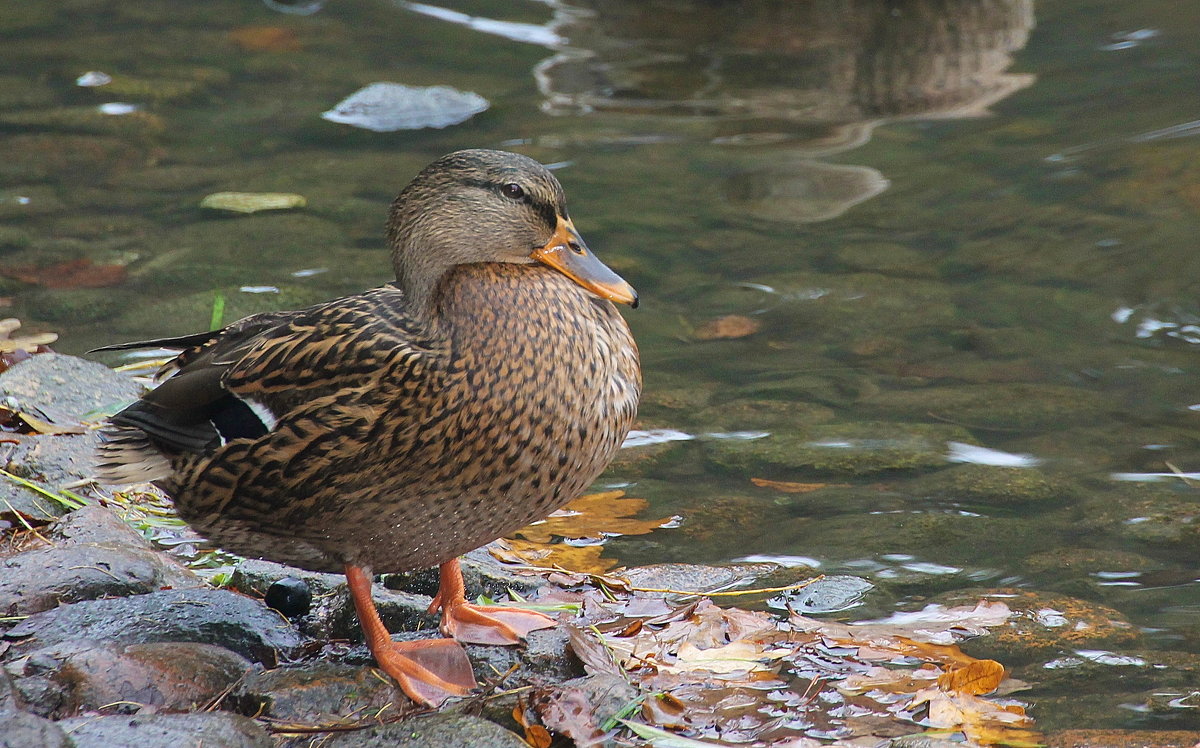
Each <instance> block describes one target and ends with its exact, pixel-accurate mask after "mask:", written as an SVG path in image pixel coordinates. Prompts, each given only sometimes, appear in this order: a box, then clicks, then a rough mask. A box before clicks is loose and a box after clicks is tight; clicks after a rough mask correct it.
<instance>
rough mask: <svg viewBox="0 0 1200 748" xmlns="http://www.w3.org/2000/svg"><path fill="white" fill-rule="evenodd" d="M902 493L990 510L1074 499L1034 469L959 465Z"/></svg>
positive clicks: (1072, 490) (924, 478)
mask: <svg viewBox="0 0 1200 748" xmlns="http://www.w3.org/2000/svg"><path fill="white" fill-rule="evenodd" d="M905 490H906V491H908V492H910V493H912V494H914V495H918V496H928V497H932V498H938V499H949V500H952V501H955V502H959V503H963V504H986V505H989V506H1021V505H1025V504H1046V503H1051V502H1065V501H1069V500H1071V499H1073V498H1074V497H1075V496H1076V491H1075V488H1074V486H1072V485H1070V484H1069V483H1066V482H1064V481H1061V480H1057V479H1054V478H1051V477H1049V476H1047V475H1046V474H1045V473H1043V472H1042V471H1040V470H1038V469H1037V468H1016V467H997V466H993V465H958V466H955V467H951V468H947V469H945V470H939V471H938V472H936V473H933V474H931V475H927V476H922V477H921V478H918V479H916V480H914V481H911V482H910V483H908V484H906V485H905Z"/></svg>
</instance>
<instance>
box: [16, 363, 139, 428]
mask: <svg viewBox="0 0 1200 748" xmlns="http://www.w3.org/2000/svg"><path fill="white" fill-rule="evenodd" d="M142 391H143V389H142V386H141V385H139V384H137V383H136V382H134V381H133V380H132V379H130V378H129V377H127V376H124V375H122V374H118V373H117V372H115V371H113V370H112V369H110V368H108V367H107V366H105V365H103V364H98V363H96V362H94V361H87V360H85V359H82V358H76V357H74V356H64V355H62V354H58V353H43V354H41V355H39V356H34V357H32V358H30V359H28V360H26V361H22V362H21V363H19V364H17V365H16V366H14V367H12V368H11V369H9V370H8V371H6V372H4V373H3V374H0V397H11V398H14V399H15V400H16V401H17V403H18V405H19V406H20V407H27V408H37V409H38V410H40V411H41V412H43V413H45V414H46V415H47V416H49V418H50V420H51V421H53V422H55V423H71V422H74V421H79V420H82V419H84V418H85V417H88V414H90V413H92V412H93V411H97V410H99V409H102V408H106V407H111V406H113V405H115V404H119V403H121V402H124V401H127V400H136V399H137V398H138V397H140V396H141V394H142Z"/></svg>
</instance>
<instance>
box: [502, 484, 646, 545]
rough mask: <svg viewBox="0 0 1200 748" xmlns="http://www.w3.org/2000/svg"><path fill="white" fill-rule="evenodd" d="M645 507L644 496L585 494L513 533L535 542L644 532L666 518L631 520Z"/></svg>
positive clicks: (620, 492)
mask: <svg viewBox="0 0 1200 748" xmlns="http://www.w3.org/2000/svg"><path fill="white" fill-rule="evenodd" d="M647 506H648V502H647V501H646V500H645V499H634V498H627V497H625V492H624V491H606V492H604V493H593V494H588V495H586V496H580V497H579V498H578V499H575V500H574V501H572V502H571V503H570V504H567V505H566V506H564V507H563V508H562V509H559V510H558V511H557V512H555V513H554V514H551V515H550V516H549V517H547V518H546V519H545V520H543V521H541V522H535V523H533V524H532V525H528V526H527V527H524V528H522V529H520V530H517V531H516V533H514V534H515V535H519V536H521V537H522V538H525V539H526V540H529V541H531V542H534V543H549V542H550V541H551V540H552V539H553V538H555V537H559V538H595V539H600V538H603V537H605V536H607V535H645V534H646V533H648V532H652V531H654V530H656V529H658V528H659V527H660V526H662V524H663V523H664V522H666V521H667V519H666V518H662V519H630V517H633V516H634V515H635V514H637V513H638V512H640V511H642V510H643V509H645V508H646V507H647Z"/></svg>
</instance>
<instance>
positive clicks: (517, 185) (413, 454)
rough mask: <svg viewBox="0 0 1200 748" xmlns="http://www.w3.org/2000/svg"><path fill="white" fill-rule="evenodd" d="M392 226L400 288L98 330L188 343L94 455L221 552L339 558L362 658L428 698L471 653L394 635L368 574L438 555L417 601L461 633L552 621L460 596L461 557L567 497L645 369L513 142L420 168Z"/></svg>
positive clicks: (607, 452) (503, 638)
mask: <svg viewBox="0 0 1200 748" xmlns="http://www.w3.org/2000/svg"><path fill="white" fill-rule="evenodd" d="M388 239H389V241H390V244H391V248H392V264H393V266H394V268H395V271H396V283H395V284H389V285H387V286H383V287H382V288H376V289H373V290H370V291H367V292H365V293H362V294H358V295H355V296H347V297H344V298H340V299H335V300H333V301H329V302H326V303H324V304H319V305H317V306H313V307H310V308H308V309H303V310H300V311H293V312H271V313H266V314H258V315H254V316H251V317H247V318H245V319H243V320H240V321H238V322H235V323H233V324H232V325H230V326H228V327H226V328H224V329H222V330H216V331H213V332H207V333H198V334H195V335H189V336H185V337H180V338H172V339H163V340H151V341H144V342H140V343H128V344H121V345H115V346H109V347H108V348H107V349H102V350H118V349H126V348H136V347H147V346H167V347H177V348H182V349H183V351H182V352H181V353H180V354H179V355H178V356H177V357H176V358H175V359H174V360H173V361H172V362H171V364H169V365H168V367H167V370H168V371H169V372H170V376H169V378H167V379H166V380H165V381H163V383H162V384H161V385H160V386H159V387H158V388H157V389H155V390H153V391H151V392H150V393H148V394H147V395H146V396H145V397H143V398H142V399H141V400H139V401H138V402H136V403H134V404H133V405H131V406H129V407H128V408H126V409H125V410H123V411H121V412H120V413H118V414H116V415H115V416H113V417H112V418H111V425H110V426H109V427H107V429H106V430H105V434H104V436H105V443H104V444H103V445H102V446H101V448H100V458H101V459H100V462H101V466H100V470H101V475H102V477H103V478H104V479H105V480H107V481H109V482H113V483H130V482H138V481H154V482H155V483H157V484H158V485H159V486H161V487H162V488H163V489H164V490H166V491H167V493H169V494H170V495H171V496H173V497H174V499H175V505H176V507H177V510H178V512H179V515H180V516H181V517H182V518H183V519H185V520H186V521H187V522H188V523H189V524H190V525H191V526H192V527H194V528H195V529H196V530H197V531H198V532H199V533H200V534H202V535H204V536H206V537H208V538H209V539H210V540H212V541H213V542H214V543H216V544H217V545H219V546H221V547H222V548H225V549H227V550H230V551H232V552H234V553H238V554H242V555H245V556H253V557H259V558H266V559H270V560H272V561H277V562H280V563H285V564H291V565H293V566H299V567H302V568H305V569H311V570H314V571H344V573H345V574H346V578H347V581H348V583H349V587H350V592H351V595H352V597H353V600H354V604H355V608H356V610H357V611H358V617H359V621H360V623H361V625H362V628H363V632H364V635H365V638H366V640H367V643H368V644H369V645H370V648H371V652H372V653H373V654H374V655H375V658H376V660H377V661H378V663H379V665H380V666H381V667H382V668H383V670H384V671H386V672H387V673H389V674H390V675H392V676H393V677H394V678H395V679H396V681H397V682H398V683H399V684H400V686H401V687H402V688H403V689H404V691H405V692H406V693H407V694H408V695H409V696H411V697H412V698H413V699H414V700H417V701H420V702H423V703H426V704H432V705H436V704H438V703H440V702H441V701H442V700H443V699H444V698H446V697H448V696H451V695H461V694H464V693H466V692H467V691H468V690H469V689H470V688H472V687H474V685H475V681H474V678H473V676H472V674H471V668H470V663H469V662H468V661H467V659H466V654H465V652H464V650H463V649H462V647H461V646H460V645H458V644H457V643H455V642H454V640H453V639H434V640H424V641H416V642H407V643H399V642H393V641H392V640H391V637H390V635H389V634H388V632H387V630H386V629H385V628H384V626H383V624H382V622H381V621H380V619H379V615H378V613H377V612H376V610H375V606H374V604H373V603H372V602H371V583H370V580H371V574H372V572H373V571H374V572H401V571H408V570H412V569H420V568H425V567H430V566H434V565H440V573H441V584H440V586H439V589H438V594H437V596H436V597H435V598H434V601H433V605H432V606H431V607H430V610H431V612H432V611H435V610H437V609H438V608H440V609H441V611H442V618H441V621H442V624H441V630H442V632H443V633H445V634H446V635H448V636H451V637H455V638H457V639H459V640H461V641H472V642H481V643H492V644H496V643H515V642H516V641H517V640H518V639H519V638H520V637H522V636H524V635H525V634H526V633H528V632H529V631H531V630H533V629H536V628H544V627H546V626H550V625H553V621H552V620H551V619H549V618H547V617H546V616H542V615H541V614H537V613H531V612H529V611H524V610H518V609H511V608H499V607H493V606H487V607H477V606H473V605H469V604H467V602H466V599H465V597H464V595H463V582H462V574H461V572H460V571H459V567H458V561H457V557H458V556H459V555H461V554H463V553H465V552H467V551H469V550H471V549H473V548H476V547H478V546H480V545H483V544H484V543H487V542H489V541H491V540H494V539H495V538H497V537H500V536H502V535H505V534H507V533H510V532H512V531H514V530H517V529H518V528H520V527H523V526H524V525H526V524H528V523H529V522H531V521H534V520H537V519H540V518H542V517H545V516H546V515H547V514H549V513H550V512H552V511H554V510H555V509H557V508H558V507H560V506H562V505H563V504H564V503H566V502H567V501H569V500H571V499H572V498H574V497H575V496H577V495H578V494H579V493H580V492H581V491H582V490H583V489H584V488H585V487H586V486H587V485H588V484H589V483H590V482H591V481H592V480H594V479H595V478H596V476H597V475H598V474H599V473H600V471H601V470H603V469H604V467H605V466H606V465H607V464H608V462H609V460H610V459H611V458H612V457H613V455H614V454H615V452H616V451H617V449H618V448H619V447H620V445H621V442H622V440H623V439H624V438H625V435H626V433H627V432H628V430H629V428H630V426H631V424H632V422H633V418H634V413H635V410H636V408H637V403H638V397H639V394H640V391H641V373H640V369H639V364H638V353H637V347H636V345H635V344H634V341H633V338H632V337H631V335H630V333H629V328H628V327H627V326H626V324H625V321H624V320H623V319H622V318H621V316H620V315H619V314H618V313H617V310H616V308H615V307H614V306H613V304H612V303H611V302H614V301H615V302H620V303H625V304H631V305H636V304H637V295H636V294H635V293H634V291H633V289H632V288H631V287H630V286H629V284H627V283H626V282H625V281H623V280H622V279H621V278H620V277H618V276H617V275H616V274H615V273H613V272H612V271H611V270H609V269H608V268H607V267H606V266H605V265H604V264H603V263H601V262H600V261H599V260H598V259H596V257H595V256H594V255H593V254H592V253H591V251H590V250H589V249H588V248H587V246H586V245H585V244H584V242H583V239H581V238H580V236H579V234H578V233H577V232H576V230H575V227H574V225H573V224H572V223H571V220H570V218H568V217H567V209H566V204H565V201H564V196H563V190H562V187H561V186H560V185H559V183H558V180H556V179H555V178H554V176H553V175H551V173H550V172H549V171H547V170H546V169H545V167H543V166H541V165H540V164H538V163H537V162H535V161H532V160H530V159H528V158H526V157H524V156H519V155H516V154H512V153H502V152H498V151H485V150H470V151H459V152H457V153H451V154H450V155H448V156H444V157H442V158H440V159H438V160H437V161H435V162H434V163H432V164H431V165H429V166H428V167H426V168H425V170H424V171H422V172H421V173H420V174H418V175H417V176H416V178H415V179H414V180H413V181H412V183H411V184H409V185H408V187H406V188H405V189H404V190H403V191H402V192H401V193H400V195H399V196H398V197H397V198H396V200H395V202H394V203H393V204H392V209H391V216H390V220H389V222H388Z"/></svg>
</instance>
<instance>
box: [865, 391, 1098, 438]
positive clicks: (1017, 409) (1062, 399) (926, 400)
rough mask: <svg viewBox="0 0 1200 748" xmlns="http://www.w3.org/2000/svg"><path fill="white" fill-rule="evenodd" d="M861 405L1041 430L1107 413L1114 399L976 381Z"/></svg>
mask: <svg viewBox="0 0 1200 748" xmlns="http://www.w3.org/2000/svg"><path fill="white" fill-rule="evenodd" d="M862 405H863V407H865V408H867V409H869V410H873V411H875V412H876V413H878V414H880V415H888V416H892V417H900V418H926V417H928V415H929V414H930V413H933V414H936V415H937V417H938V418H942V419H945V420H947V421H953V422H955V423H964V424H970V425H971V426H972V427H979V428H1008V429H1029V430H1038V429H1046V428H1055V427H1061V426H1063V425H1066V424H1078V423H1090V422H1097V421H1101V420H1104V419H1105V418H1107V413H1106V412H1105V411H1106V410H1107V409H1108V408H1110V407H1111V403H1110V402H1109V401H1108V400H1107V399H1106V398H1105V396H1104V395H1102V394H1100V393H1097V392H1092V391H1090V390H1086V389H1083V388H1080V387H1066V386H1062V385H1052V384H975V385H957V386H936V387H924V388H921V389H912V390H891V391H885V392H880V393H878V394H876V395H875V396H873V397H870V398H868V399H867V400H866V401H865V402H864V403H863V404H862Z"/></svg>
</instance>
